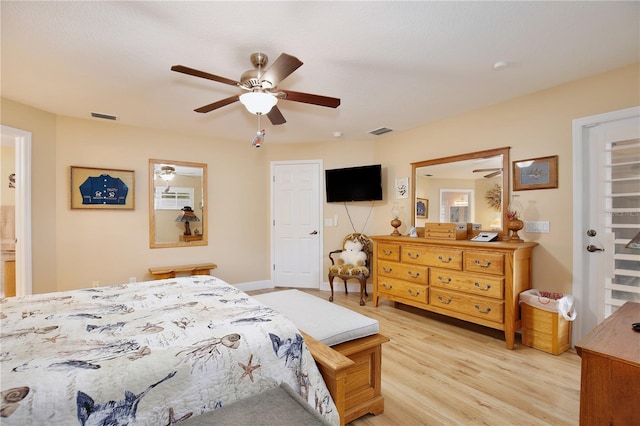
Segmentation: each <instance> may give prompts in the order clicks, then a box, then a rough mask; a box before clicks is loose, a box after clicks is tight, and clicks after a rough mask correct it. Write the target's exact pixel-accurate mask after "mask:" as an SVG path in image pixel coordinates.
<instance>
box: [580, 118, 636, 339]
mask: <svg viewBox="0 0 640 426" xmlns="http://www.w3.org/2000/svg"><path fill="white" fill-rule="evenodd" d="M573 132H574V146H573V148H574V237H573V238H574V271H573V272H574V282H573V293H574V296H575V297H576V299H577V304H576V310H577V312H578V317H577V319H576V323H575V324H574V327H573V330H574V331H573V341H574V342H578V341H579V340H580V339H581V338H582V337H584V336H585V335H586V334H587V333H589V332H590V331H591V330H592V329H593V328H594V327H595V326H596V325H598V324H599V323H600V322H602V321H603V320H604V319H605V318H606V317H608V316H609V315H610V314H611V313H612V312H614V311H615V310H616V309H617V308H618V307H619V306H621V305H622V304H624V303H625V302H626V301H633V302H640V248H627V247H626V246H627V245H628V244H629V242H630V241H631V239H632V238H634V236H636V235H638V233H639V231H640V107H638V108H630V109H626V110H622V111H615V112H611V113H607V114H601V115H598V116H593V117H587V118H583V119H579V120H574V129H573Z"/></svg>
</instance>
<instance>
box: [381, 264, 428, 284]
mask: <svg viewBox="0 0 640 426" xmlns="http://www.w3.org/2000/svg"><path fill="white" fill-rule="evenodd" d="M428 272H429V268H427V267H426V266H421V265H406V264H403V263H394V262H387V261H384V260H379V261H378V275H381V276H386V277H391V278H398V279H401V280H406V281H411V282H416V283H421V284H427V282H428V281H427V278H428Z"/></svg>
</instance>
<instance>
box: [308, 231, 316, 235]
mask: <svg viewBox="0 0 640 426" xmlns="http://www.w3.org/2000/svg"><path fill="white" fill-rule="evenodd" d="M317 234H318V231H311V232H309V235H317Z"/></svg>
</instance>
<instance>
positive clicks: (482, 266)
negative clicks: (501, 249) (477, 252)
mask: <svg viewBox="0 0 640 426" xmlns="http://www.w3.org/2000/svg"><path fill="white" fill-rule="evenodd" d="M476 265H478V266H479V267H481V268H488V267H489V266H491V261H490V260H487V263H485V264H482V263H480V261H479V260H478V259H476Z"/></svg>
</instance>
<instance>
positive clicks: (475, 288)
mask: <svg viewBox="0 0 640 426" xmlns="http://www.w3.org/2000/svg"><path fill="white" fill-rule="evenodd" d="M429 284H430V285H434V286H438V287H442V288H445V289H449V290H456V291H462V292H465V293H470V294H477V295H480V296H487V297H493V298H495V299H502V298H503V297H504V278H498V277H488V276H484V275H473V274H465V273H461V272H454V271H448V270H446V269H435V268H432V269H431V270H430V271H429Z"/></svg>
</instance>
